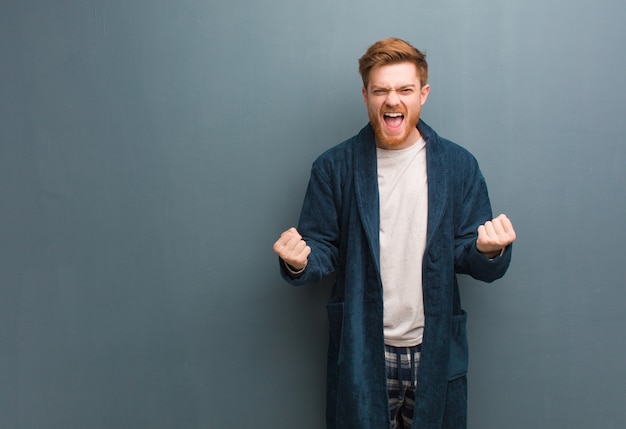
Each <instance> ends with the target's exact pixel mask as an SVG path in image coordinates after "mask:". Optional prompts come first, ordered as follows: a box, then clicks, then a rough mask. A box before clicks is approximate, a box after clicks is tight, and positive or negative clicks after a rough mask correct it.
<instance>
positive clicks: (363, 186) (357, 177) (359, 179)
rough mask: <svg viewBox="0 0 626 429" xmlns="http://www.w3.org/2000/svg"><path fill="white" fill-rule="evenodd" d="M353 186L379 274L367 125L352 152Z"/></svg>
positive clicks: (376, 207) (373, 167)
mask: <svg viewBox="0 0 626 429" xmlns="http://www.w3.org/2000/svg"><path fill="white" fill-rule="evenodd" d="M354 184H355V190H356V203H357V207H358V210H359V215H360V217H361V222H362V223H363V229H364V230H365V235H366V236H367V242H368V244H369V248H370V252H371V253H372V258H373V259H374V261H376V269H377V271H379V272H380V242H379V237H378V233H379V227H380V206H379V200H378V168H377V163H376V145H375V143H374V132H373V130H372V127H371V126H370V125H369V124H368V125H367V126H366V127H365V128H363V129H362V130H361V132H360V133H359V135H358V144H357V145H356V148H355V151H354Z"/></svg>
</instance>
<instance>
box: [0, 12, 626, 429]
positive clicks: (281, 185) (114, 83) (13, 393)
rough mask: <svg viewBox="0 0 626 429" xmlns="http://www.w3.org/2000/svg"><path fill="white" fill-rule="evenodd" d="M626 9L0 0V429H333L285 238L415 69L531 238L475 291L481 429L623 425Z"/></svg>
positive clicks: (313, 320)
mask: <svg viewBox="0 0 626 429" xmlns="http://www.w3.org/2000/svg"><path fill="white" fill-rule="evenodd" d="M625 21H626V4H624V2H623V1H621V0H594V1H591V0H582V1H579V2H575V3H571V2H569V1H567V0H548V1H546V0H530V1H528V0H510V1H506V2H503V1H488V0H472V1H469V0H466V1H454V2H415V1H403V0H399V1H396V2H390V3H389V2H388V3H384V2H383V3H381V2H379V1H371V0H367V1H356V0H349V1H344V2H337V1H335V0H333V1H329V0H321V1H315V2H311V1H307V2H304V1H298V0H297V1H293V0H275V1H272V2H255V1H251V0H234V1H230V2H215V1H211V0H208V1H196V0H179V1H171V2H170V1H166V0H154V1H147V0H144V1H141V0H130V1H129V0H124V1H120V0H112V1H104V0H92V1H78V0H57V1H48V0H24V1H17V0H2V1H1V2H0V32H1V33H0V64H1V66H0V427H2V428H78V427H81V428H83V427H84V428H141V427H145V428H223V427H230V428H244V427H255V428H272V429H280V428H289V429H291V428H294V427H297V428H301V429H308V428H311V429H318V428H321V427H323V414H324V372H325V352H326V319H325V317H326V316H325V312H324V302H325V300H326V297H327V296H328V293H329V287H330V282H329V281H326V282H324V283H323V284H322V285H318V286H307V287H303V288H292V287H289V286H287V285H286V284H284V283H283V282H282V281H281V279H280V278H279V275H278V272H277V261H276V258H275V256H274V255H273V253H272V251H271V245H272V243H273V242H274V240H275V238H276V237H277V236H278V234H279V233H280V232H281V231H282V230H283V229H285V228H286V227H288V226H290V225H292V224H294V223H295V222H296V221H297V216H298V213H299V209H300V204H301V202H302V197H303V193H304V188H305V186H306V182H307V180H308V173H309V167H310V165H311V162H312V161H313V159H314V158H315V156H317V155H318V154H319V153H320V152H322V151H323V150H324V149H326V148H328V147H330V146H332V145H334V144H336V143H338V142H340V141H342V140H343V139H345V138H347V137H349V136H351V135H352V134H354V133H355V132H356V131H357V130H358V129H359V128H360V127H361V126H362V125H364V123H365V121H366V113H365V109H364V107H363V105H362V100H361V96H360V83H359V78H358V75H357V71H356V59H357V58H358V57H359V56H360V55H361V54H362V53H363V52H364V51H365V49H366V48H367V46H368V45H369V44H371V43H372V42H374V41H375V40H377V39H380V38H383V37H387V36H390V35H396V36H399V37H403V38H406V39H407V40H409V41H411V42H413V43H414V44H415V45H416V46H418V47H419V48H422V49H424V50H425V51H426V52H427V54H428V58H429V61H430V65H431V84H432V91H431V95H430V99H429V101H428V103H427V105H426V107H425V110H424V112H423V118H424V119H425V120H426V121H427V122H429V123H430V125H432V126H433V127H434V128H435V129H437V130H438V131H439V132H440V134H442V135H444V136H446V137H448V138H450V139H453V140H455V141H457V142H459V143H461V144H462V145H464V146H466V147H467V148H468V149H470V150H471V151H472V152H473V153H474V154H475V155H476V156H477V157H478V159H479V161H480V163H481V167H482V169H483V172H484V174H485V176H486V178H487V180H488V183H489V186H490V194H491V198H492V203H493V206H494V210H495V211H496V212H506V213H507V214H508V215H509V216H510V218H511V219H512V220H513V221H514V223H515V225H516V227H517V230H518V236H519V239H518V242H517V244H516V247H515V251H514V262H513V265H512V266H511V269H510V271H509V273H508V275H507V276H506V277H505V278H504V279H502V280H501V281H498V282H497V283H495V284H493V285H489V286H485V285H481V284H479V283H477V282H474V281H472V280H469V279H463V280H462V283H463V299H464V303H465V307H466V308H467V310H468V312H469V313H470V326H469V333H470V347H471V362H470V410H469V412H470V428H473V429H490V428H493V429H501V428H508V429H517V428H519V429H522V428H523V429H527V428H546V429H554V428H565V427H566V428H585V429H586V428H623V427H625V426H626V408H625V407H624V406H623V402H624V397H626V366H625V365H624V363H625V359H626V336H625V335H624V330H625V328H626V316H625V315H624V314H625V313H624V303H625V301H626V287H625V286H626V275H625V269H624V266H625V264H624V263H623V252H622V248H623V243H624V242H625V241H626V228H625V227H624V219H626V201H625V185H626V180H625V178H626V173H625V169H624V163H625V161H626V145H625V144H624V136H625V134H626V120H624V114H625V113H626V106H625V104H626V102H625V100H626V86H625V85H624V69H625V66H626V58H625V57H624V55H623V52H622V51H623V47H624V43H625V41H626V30H625V27H624V25H623V23H624V22H625Z"/></svg>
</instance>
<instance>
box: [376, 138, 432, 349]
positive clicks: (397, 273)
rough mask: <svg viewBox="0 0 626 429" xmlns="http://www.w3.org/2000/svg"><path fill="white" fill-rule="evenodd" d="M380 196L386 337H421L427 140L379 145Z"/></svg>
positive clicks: (396, 340) (397, 341)
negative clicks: (400, 145) (396, 147)
mask: <svg viewBox="0 0 626 429" xmlns="http://www.w3.org/2000/svg"><path fill="white" fill-rule="evenodd" d="M376 153H377V159H378V189H379V196H380V232H379V234H380V270H381V277H382V282H383V300H384V307H383V308H384V317H383V321H384V334H385V343H386V344H387V345H390V346H395V347H410V346H415V345H418V344H420V343H421V342H422V337H423V334H424V300H423V295H422V259H423V256H424V251H425V250H426V234H427V220H428V178H427V173H426V142H425V141H424V139H421V138H420V140H419V141H418V142H417V143H416V144H414V145H413V146H411V147H409V148H407V149H401V150H385V149H380V148H377V149H376Z"/></svg>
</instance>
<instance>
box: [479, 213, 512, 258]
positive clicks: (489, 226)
mask: <svg viewBox="0 0 626 429" xmlns="http://www.w3.org/2000/svg"><path fill="white" fill-rule="evenodd" d="M514 241H515V230H514V229H513V224H512V223H511V221H510V220H509V218H507V217H506V215H504V214H501V215H500V216H498V217H496V218H495V219H492V220H490V221H487V222H485V224H484V225H481V226H479V227H478V239H477V240H476V248H477V249H478V251H479V252H480V253H482V254H484V255H485V256H486V257H488V258H489V259H492V258H495V257H496V256H498V255H499V254H500V252H502V250H503V249H504V248H505V247H506V246H508V245H509V244H511V243H513V242H514Z"/></svg>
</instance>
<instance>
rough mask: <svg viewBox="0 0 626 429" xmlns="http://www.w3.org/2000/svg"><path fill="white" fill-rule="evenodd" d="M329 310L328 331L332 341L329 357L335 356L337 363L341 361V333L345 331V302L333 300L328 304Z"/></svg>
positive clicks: (327, 308)
mask: <svg viewBox="0 0 626 429" xmlns="http://www.w3.org/2000/svg"><path fill="white" fill-rule="evenodd" d="M326 310H327V312H328V331H329V334H330V343H329V349H328V355H329V358H333V359H334V360H335V361H336V362H337V365H339V364H340V363H341V335H342V332H343V302H331V303H328V304H326Z"/></svg>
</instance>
